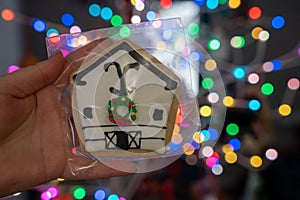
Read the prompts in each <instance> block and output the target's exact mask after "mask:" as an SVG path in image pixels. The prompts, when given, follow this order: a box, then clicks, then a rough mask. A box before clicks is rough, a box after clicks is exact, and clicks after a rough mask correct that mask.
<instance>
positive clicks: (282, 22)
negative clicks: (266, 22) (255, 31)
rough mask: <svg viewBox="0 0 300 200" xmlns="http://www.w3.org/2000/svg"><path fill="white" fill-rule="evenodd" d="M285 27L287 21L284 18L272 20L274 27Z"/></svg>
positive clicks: (277, 17) (279, 17)
mask: <svg viewBox="0 0 300 200" xmlns="http://www.w3.org/2000/svg"><path fill="white" fill-rule="evenodd" d="M284 25H285V19H284V18H283V17H282V16H276V17H274V18H273V19H272V27H273V28H275V29H281V28H282V27H283V26H284Z"/></svg>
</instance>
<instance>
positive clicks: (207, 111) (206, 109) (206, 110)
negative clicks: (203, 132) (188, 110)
mask: <svg viewBox="0 0 300 200" xmlns="http://www.w3.org/2000/svg"><path fill="white" fill-rule="evenodd" d="M211 114H212V109H211V107H210V106H207V105H205V106H201V108H200V115H201V116H202V117H209V116H211Z"/></svg>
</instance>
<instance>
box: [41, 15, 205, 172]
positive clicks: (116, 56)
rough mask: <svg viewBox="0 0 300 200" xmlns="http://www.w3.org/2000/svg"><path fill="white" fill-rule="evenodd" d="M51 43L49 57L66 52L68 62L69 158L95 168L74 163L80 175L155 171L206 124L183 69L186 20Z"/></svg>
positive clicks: (63, 86) (64, 79)
mask: <svg viewBox="0 0 300 200" xmlns="http://www.w3.org/2000/svg"><path fill="white" fill-rule="evenodd" d="M95 41H97V45H95V46H93V42H94V43H95ZM46 44H47V51H48V55H49V56H50V55H51V54H52V53H54V52H55V51H57V50H60V51H61V52H62V53H63V54H64V55H65V56H66V60H67V62H66V63H67V64H66V65H67V66H66V69H65V71H64V72H63V73H62V75H61V77H59V79H58V80H57V81H56V83H55V84H56V86H57V88H58V89H59V90H61V91H62V93H61V94H62V95H61V97H60V98H61V106H62V111H63V114H64V115H65V116H66V122H65V124H64V125H65V129H66V142H67V144H68V146H69V147H70V149H67V151H70V152H72V156H80V157H84V158H86V159H88V160H90V161H91V162H90V163H89V164H88V165H87V166H81V165H80V164H79V163H75V159H73V158H72V157H70V158H69V166H70V168H71V169H72V171H73V172H74V175H76V174H78V173H82V170H83V169H87V168H88V167H92V166H93V165H94V164H95V163H96V162H103V163H105V162H106V161H110V160H128V161H132V162H135V163H136V165H137V166H138V167H139V172H147V171H153V170H156V169H159V168H162V167H165V166H167V165H168V164H170V163H171V162H173V161H174V160H176V159H177V158H178V157H180V156H181V155H182V154H183V153H184V151H186V149H185V148H186V146H187V145H186V144H188V143H192V142H193V134H194V133H195V132H197V131H199V130H200V119H199V114H198V105H197V99H196V97H195V95H194V94H193V92H192V89H191V85H192V81H193V79H192V77H191V71H190V69H189V68H188V67H186V66H183V64H182V63H184V62H189V61H188V57H185V55H184V51H185V49H188V45H187V43H186V39H185V34H184V30H183V28H182V25H181V21H180V19H178V18H176V19H167V20H159V21H153V22H145V23H140V24H132V25H123V26H120V27H112V28H106V29H99V30H92V31H89V32H83V33H75V34H65V35H59V36H55V37H51V38H46ZM88 45H91V46H92V47H91V49H89V48H87V50H84V48H85V47H87V46H88ZM126 45H127V46H126ZM125 46H126V47H125ZM128 46H129V47H128ZM76 54H78V55H76ZM128 55H130V56H128ZM183 61H184V62H183ZM106 85H107V87H103V86H106ZM175 85H176V86H178V88H176V86H175ZM174 102H175V103H174ZM85 104H86V105H85ZM174 105H175V106H174ZM115 108H116V109H117V111H116V110H115ZM134 115H136V116H134ZM110 116H112V117H110ZM169 119H172V120H171V121H172V123H171V126H169V121H168V120H169ZM141 122H146V123H142V124H141ZM151 128H152V129H151ZM170 129H172V130H170ZM166 132H168V133H169V134H168V138H163V137H164V134H166ZM99 133H101V135H102V136H103V137H102V136H101V137H99ZM144 133H147V135H143V134H144ZM167 140H168V143H167V144H166V142H165V144H164V141H167ZM89 144H92V145H89ZM98 144H99V145H98ZM184 146H185V147H184Z"/></svg>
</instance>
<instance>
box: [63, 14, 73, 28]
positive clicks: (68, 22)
mask: <svg viewBox="0 0 300 200" xmlns="http://www.w3.org/2000/svg"><path fill="white" fill-rule="evenodd" d="M61 22H62V24H63V25H65V26H72V25H73V24H74V17H73V15H71V14H69V13H65V14H63V15H62V17H61Z"/></svg>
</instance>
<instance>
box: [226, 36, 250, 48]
mask: <svg viewBox="0 0 300 200" xmlns="http://www.w3.org/2000/svg"><path fill="white" fill-rule="evenodd" d="M245 43H246V41H245V38H244V37H243V36H234V37H232V38H231V40H230V44H231V46H232V47H233V48H236V49H240V48H243V47H244V46H245Z"/></svg>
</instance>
